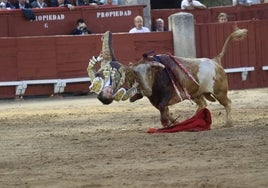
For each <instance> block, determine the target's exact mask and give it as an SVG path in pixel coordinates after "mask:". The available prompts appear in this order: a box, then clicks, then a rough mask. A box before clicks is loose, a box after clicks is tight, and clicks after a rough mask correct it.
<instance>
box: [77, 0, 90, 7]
mask: <svg viewBox="0 0 268 188" xmlns="http://www.w3.org/2000/svg"><path fill="white" fill-rule="evenodd" d="M91 3H92V1H91V0H76V1H75V4H76V5H77V6H87V5H90V4H91Z"/></svg>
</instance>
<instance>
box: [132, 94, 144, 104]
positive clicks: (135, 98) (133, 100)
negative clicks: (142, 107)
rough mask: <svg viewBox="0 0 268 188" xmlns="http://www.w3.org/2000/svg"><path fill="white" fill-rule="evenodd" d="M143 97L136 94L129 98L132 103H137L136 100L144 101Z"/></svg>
mask: <svg viewBox="0 0 268 188" xmlns="http://www.w3.org/2000/svg"><path fill="white" fill-rule="evenodd" d="M142 98H143V95H142V94H141V93H136V94H135V95H134V96H132V97H130V98H129V101H130V102H135V101H136V100H139V99H142Z"/></svg>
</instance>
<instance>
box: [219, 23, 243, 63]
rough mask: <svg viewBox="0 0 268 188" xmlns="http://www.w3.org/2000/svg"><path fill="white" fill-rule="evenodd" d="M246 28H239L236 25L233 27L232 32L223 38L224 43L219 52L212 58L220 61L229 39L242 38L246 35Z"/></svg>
mask: <svg viewBox="0 0 268 188" xmlns="http://www.w3.org/2000/svg"><path fill="white" fill-rule="evenodd" d="M247 32H248V30H247V29H239V28H238V27H236V28H235V30H234V32H233V33H231V34H230V35H229V37H228V38H227V39H226V40H225V43H224V45H223V47H222V50H221V52H220V53H219V54H218V55H217V56H216V57H215V58H214V59H217V62H219V63H220V62H221V59H222V57H223V56H224V54H225V51H226V48H227V46H228V44H229V42H230V41H232V40H242V39H244V38H245V37H246V36H247Z"/></svg>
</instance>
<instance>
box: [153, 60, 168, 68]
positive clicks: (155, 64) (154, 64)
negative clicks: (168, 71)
mask: <svg viewBox="0 0 268 188" xmlns="http://www.w3.org/2000/svg"><path fill="white" fill-rule="evenodd" d="M149 64H150V65H151V66H153V67H160V68H163V69H164V68H165V65H163V64H161V63H159V62H157V61H150V62H149Z"/></svg>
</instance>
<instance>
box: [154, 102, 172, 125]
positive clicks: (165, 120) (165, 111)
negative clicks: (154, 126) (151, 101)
mask: <svg viewBox="0 0 268 188" xmlns="http://www.w3.org/2000/svg"><path fill="white" fill-rule="evenodd" d="M158 109H159V111H160V116H161V117H160V121H161V124H162V126H163V127H169V126H170V124H171V123H174V122H175V121H176V119H174V118H173V117H172V116H171V114H170V113H169V108H168V106H159V108H158Z"/></svg>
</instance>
